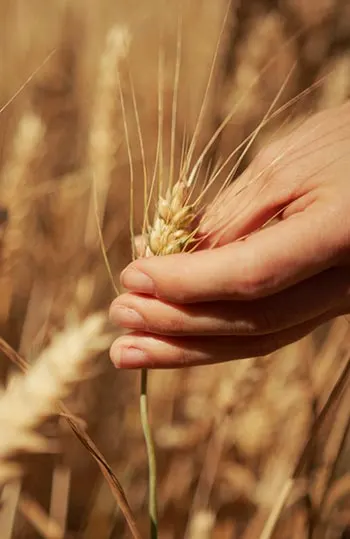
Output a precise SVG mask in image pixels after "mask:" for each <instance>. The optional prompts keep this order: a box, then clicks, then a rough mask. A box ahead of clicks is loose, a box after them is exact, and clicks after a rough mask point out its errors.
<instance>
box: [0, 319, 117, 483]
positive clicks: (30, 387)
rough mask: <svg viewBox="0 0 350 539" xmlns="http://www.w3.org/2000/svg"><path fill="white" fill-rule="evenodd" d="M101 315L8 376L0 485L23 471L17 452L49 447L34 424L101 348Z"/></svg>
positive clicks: (0, 409) (1, 417) (1, 418)
mask: <svg viewBox="0 0 350 539" xmlns="http://www.w3.org/2000/svg"><path fill="white" fill-rule="evenodd" d="M104 324H105V317H104V316H103V315H101V314H94V315H91V316H90V317H89V318H87V319H86V320H85V321H84V322H83V323H82V324H81V325H78V326H71V327H69V328H67V329H65V330H64V331H62V332H61V333H60V334H58V335H57V336H56V337H55V338H54V339H53V341H52V343H51V344H50V345H49V346H48V347H47V348H46V349H45V350H44V351H43V352H42V354H41V355H40V356H39V358H38V359H37V361H36V363H35V365H34V366H33V367H32V368H31V369H30V370H29V371H28V372H27V373H26V374H25V375H24V376H20V377H19V376H18V377H16V378H15V379H13V381H12V383H11V384H10V386H9V387H8V388H7V389H6V391H5V392H4V393H3V395H2V396H1V398H0V429H1V432H2V436H1V439H0V483H5V482H7V481H9V480H12V479H15V478H16V477H18V476H20V475H22V473H23V470H22V467H21V465H20V464H19V463H18V462H16V457H17V456H18V454H19V453H23V452H26V453H34V452H35V453H37V452H45V451H47V450H49V448H50V446H49V442H48V440H47V439H46V438H45V437H44V436H43V435H42V434H40V433H39V432H38V428H39V427H40V426H42V425H43V424H44V422H45V421H46V420H47V419H48V418H49V417H51V416H54V415H56V414H57V413H58V401H59V400H61V399H64V398H66V397H67V396H68V395H69V394H70V392H71V389H72V386H73V385H74V384H76V383H77V382H79V381H80V380H81V379H82V377H85V376H86V372H87V370H88V369H89V363H90V361H91V359H92V357H93V356H95V355H96V354H97V353H99V352H101V351H102V350H104V349H106V348H107V347H108V345H109V343H110V339H109V337H107V335H105V334H104V333H103V326H104Z"/></svg>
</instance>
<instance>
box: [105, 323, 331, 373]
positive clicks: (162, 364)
mask: <svg viewBox="0 0 350 539" xmlns="http://www.w3.org/2000/svg"><path fill="white" fill-rule="evenodd" d="M327 320H328V317H327V316H325V317H318V318H315V319H314V320H312V321H309V322H306V323H304V324H300V325H298V326H295V327H293V328H289V329H287V330H283V331H280V332H278V333H275V334H273V335H262V336H257V337H232V336H230V337H200V338H198V337H183V338H181V339H179V338H171V337H155V336H150V335H147V334H146V335H145V334H142V333H141V334H140V333H135V334H130V335H126V336H125V337H121V338H120V339H118V340H117V341H115V342H114V344H113V345H112V348H111V351H110V356H111V360H112V362H113V363H114V365H115V366H116V367H118V368H124V369H139V368H157V369H160V368H162V369H164V368H180V367H191V366H196V365H206V364H212V363H221V362H225V361H231V360H235V359H244V358H249V357H256V356H264V355H267V354H270V353H272V352H274V351H275V350H277V349H279V348H281V347H283V346H286V345H287V344H290V343H292V342H294V341H297V340H298V339H300V338H302V337H304V336H305V335H307V334H308V333H309V332H310V331H312V330H313V329H314V328H316V327H317V326H319V325H320V324H321V323H322V322H325V321H327Z"/></svg>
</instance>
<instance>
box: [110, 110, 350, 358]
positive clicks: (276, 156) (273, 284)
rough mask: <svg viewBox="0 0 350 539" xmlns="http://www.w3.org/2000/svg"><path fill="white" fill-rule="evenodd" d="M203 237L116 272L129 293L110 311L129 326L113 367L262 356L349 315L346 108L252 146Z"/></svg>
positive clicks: (349, 123)
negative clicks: (186, 250)
mask: <svg viewBox="0 0 350 539" xmlns="http://www.w3.org/2000/svg"><path fill="white" fill-rule="evenodd" d="M217 208H219V209H217ZM277 214H278V221H277V222H274V224H271V226H267V227H264V228H261V227H262V225H263V224H265V223H266V222H268V221H269V220H270V219H271V218H273V217H274V216H276V215H277ZM208 231H209V232H208ZM202 233H208V240H207V245H206V248H204V249H202V250H200V251H197V252H195V253H190V254H179V255H170V256H165V257H153V258H148V259H140V260H137V261H135V262H133V263H132V264H130V265H129V266H128V267H127V268H126V269H125V270H124V272H123V273H122V276H121V281H122V284H123V285H124V287H125V288H126V289H128V290H129V291H130V292H129V293H126V294H123V295H121V296H120V297H118V298H117V299H116V300H115V301H114V302H113V304H112V306H111V310H110V317H111V320H112V321H113V322H114V323H115V324H117V325H119V326H122V327H125V328H128V329H131V330H133V332H132V333H130V334H129V335H125V336H122V337H120V338H119V339H117V340H116V341H115V342H114V344H113V345H112V348H111V359H112V361H113V362H114V363H115V365H116V366H118V367H122V368H140V367H147V368H152V367H153V368H175V367H185V366H191V365H199V364H208V363H216V362H221V361H228V360H232V359H240V358H246V357H252V356H258V355H265V354H267V353H270V352H272V351H274V350H276V349H278V348H280V347H282V346H284V345H287V344H289V343H291V342H293V341H296V340H298V339H300V338H301V337H303V336H304V335H306V334H308V333H309V332H310V331H312V330H313V329H314V328H316V327H317V326H318V325H320V324H322V323H323V322H325V321H327V320H329V319H331V318H333V317H336V316H339V315H341V314H346V313H349V312H350V267H349V266H350V104H346V105H343V106H342V107H339V108H338V109H335V110H330V111H326V112H322V113H319V114H317V115H315V116H314V117H312V118H311V119H309V120H308V121H307V122H306V123H305V124H303V125H302V126H301V127H300V128H299V129H298V130H297V131H296V132H294V133H293V134H291V135H288V136H287V137H285V138H283V139H281V140H279V141H278V142H276V143H273V144H272V145H271V146H270V147H268V148H267V149H266V150H264V151H262V152H261V154H260V155H258V156H257V158H256V159H255V161H254V162H253V163H252V164H251V166H250V167H249V168H248V169H247V170H246V171H245V173H244V174H243V175H242V177H241V178H240V179H239V180H238V183H237V182H235V183H234V184H233V186H232V187H230V188H229V189H227V190H226V192H225V193H224V195H223V196H222V197H221V198H220V200H219V203H217V204H215V203H214V205H213V206H212V207H211V208H209V210H208V212H207V215H206V216H205V219H204V221H203V226H202ZM242 236H245V239H243V240H241V241H238V240H239V238H241V237H242ZM214 245H216V246H215V247H214V248H213V246H214Z"/></svg>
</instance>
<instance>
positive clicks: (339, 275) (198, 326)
mask: <svg viewBox="0 0 350 539" xmlns="http://www.w3.org/2000/svg"><path fill="white" fill-rule="evenodd" d="M349 290H350V276H349V272H348V270H347V269H340V268H339V269H338V268H334V269H331V270H328V271H326V272H323V273H321V274H320V275H317V276H315V277H312V278H310V279H308V280H306V281H303V282H302V283H299V284H297V285H295V286H293V287H291V288H288V289H287V290H284V291H282V292H279V293H277V294H273V295H272V296H269V297H266V298H261V299H257V300H254V301H243V302H242V301H216V302H212V303H207V302H204V303H196V304H190V305H176V304H170V303H167V302H164V301H162V300H158V299H156V298H154V297H150V296H142V295H137V294H123V295H121V296H119V298H117V299H116V300H115V301H114V302H113V304H112V306H111V310H110V318H111V320H112V322H114V323H115V324H116V325H117V326H122V327H124V328H127V329H131V330H137V331H143V332H149V333H155V334H159V335H182V336H185V335H186V336H194V335H217V336H219V335H263V334H268V333H275V332H277V331H281V330H283V329H287V328H290V327H293V326H295V325H299V324H301V323H303V322H307V321H309V320H312V319H314V318H316V317H318V316H321V315H325V314H326V313H329V314H330V316H331V315H332V314H333V316H336V315H338V314H339V313H340V312H348V310H349V303H350V301H349Z"/></svg>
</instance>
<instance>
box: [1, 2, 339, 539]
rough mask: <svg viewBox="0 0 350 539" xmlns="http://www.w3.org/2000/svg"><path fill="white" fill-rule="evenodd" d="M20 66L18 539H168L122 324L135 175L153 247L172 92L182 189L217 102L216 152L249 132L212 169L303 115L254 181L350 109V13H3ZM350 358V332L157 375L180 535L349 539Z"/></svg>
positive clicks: (136, 5)
mask: <svg viewBox="0 0 350 539" xmlns="http://www.w3.org/2000/svg"><path fill="white" fill-rule="evenodd" d="M224 20H225V21H226V22H225V24H223V21H224ZM179 28H180V30H179ZM179 36H180V37H179ZM160 51H161V54H160ZM216 53H217V54H216ZM215 54H216V56H217V57H216V60H215V62H214V61H213V58H214V56H215ZM0 57H1V59H0V177H1V181H0V221H1V223H0V232H1V236H0V238H1V239H0V241H1V251H0V256H1V264H0V326H1V339H0V350H1V352H0V376H1V383H2V389H1V394H0V483H1V485H0V486H1V489H2V490H1V508H0V537H1V539H34V538H37V537H38V538H39V537H44V538H50V539H63V538H67V539H73V538H75V539H116V538H122V537H125V538H126V537H142V538H146V537H148V516H147V481H148V479H147V458H146V451H145V446H144V441H143V437H142V431H141V427H140V418H139V409H138V391H139V387H138V386H139V373H134V372H133V373H128V372H117V371H116V370H115V369H113V368H112V366H111V365H110V362H109V359H108V353H107V349H108V345H109V342H110V338H109V334H110V331H111V328H110V327H108V324H106V322H105V320H104V313H107V310H108V306H109V303H110V301H111V300H112V299H113V298H114V296H115V294H116V292H115V290H114V287H113V285H112V280H114V281H115V282H116V283H117V285H118V275H119V272H120V270H121V269H122V268H123V267H124V266H125V265H126V263H127V262H128V261H129V260H130V259H131V242H130V232H129V221H130V203H129V187H130V158H131V161H132V163H133V168H132V170H133V176H134V216H135V217H134V221H135V223H134V225H135V229H136V230H140V226H141V223H142V219H143V206H144V201H143V186H142V178H143V173H144V169H145V168H146V169H147V170H148V171H151V170H152V168H153V167H154V162H155V156H156V152H157V140H158V132H159V128H158V127H159V125H158V124H159V95H160V93H161V95H162V100H161V103H162V111H163V122H162V128H161V129H162V145H163V152H164V156H165V157H164V161H165V162H169V161H171V160H173V167H174V170H175V171H176V170H178V167H179V162H180V160H181V154H182V151H183V147H184V140H186V139H190V138H191V137H192V136H193V134H194V133H195V132H196V122H197V118H198V115H199V114H200V110H201V107H202V103H203V96H204V95H205V94H206V96H207V97H206V106H205V110H204V113H203V118H202V121H201V125H200V132H199V133H198V136H197V139H196V148H195V153H197V154H198V153H200V151H201V149H203V147H205V145H206V144H207V142H208V140H210V137H211V136H212V134H213V132H214V131H215V130H216V128H217V126H219V125H220V124H221V123H222V122H223V121H225V118H228V120H227V122H226V125H225V129H223V130H222V132H221V133H220V136H219V137H217V139H216V141H215V144H213V145H212V146H211V148H210V155H208V163H212V162H215V160H216V159H218V158H220V159H221V160H222V161H224V160H225V158H226V157H227V156H228V155H229V154H230V153H231V152H232V150H233V148H234V147H236V146H238V145H239V144H240V143H241V142H242V140H244V138H245V137H247V136H248V135H249V133H251V132H252V130H254V129H255V128H256V127H257V125H258V124H259V122H261V120H262V119H263V118H264V115H265V114H266V113H267V111H268V109H269V107H270V105H271V103H272V102H273V101H274V99H276V96H278V99H277V100H276V105H277V107H275V109H274V110H276V108H278V107H282V105H283V104H285V103H287V102H289V101H291V102H292V104H291V106H288V107H286V108H285V109H284V110H281V112H280V113H279V114H276V115H275V116H274V118H273V119H272V120H271V121H270V122H269V123H268V124H266V126H265V127H264V129H262V131H261V133H260V134H259V136H257V137H256V138H255V139H254V142H253V143H252V144H251V145H250V147H249V151H247V152H246V153H245V155H244V159H241V160H240V161H239V162H237V172H239V171H240V170H242V168H243V167H244V166H246V165H247V163H249V161H250V160H251V158H252V156H253V155H254V154H255V153H256V152H257V151H258V150H259V148H261V146H262V145H263V144H264V143H265V142H266V140H268V139H269V138H271V137H273V136H274V134H275V133H276V132H278V133H281V132H283V131H284V130H286V129H292V128H293V125H295V124H296V123H298V122H299V121H300V120H301V119H302V118H304V117H306V116H308V115H309V114H310V113H312V112H313V111H317V110H321V109H324V108H326V107H330V106H333V105H337V104H340V103H342V102H343V101H345V100H346V99H348V98H350V4H349V2H348V1H347V0H320V1H319V2H307V1H302V0H280V1H277V0H275V1H274V0H251V1H249V2H243V1H242V2H239V1H238V0H232V1H231V2H230V4H229V5H228V3H227V0H216V1H215V2H210V1H209V0H206V1H204V0H191V1H190V0H168V1H167V2H164V1H163V0H147V1H144V2H137V1H135V0H122V1H120V2H112V1H111V0H100V1H99V2H94V1H93V0H85V1H84V2H83V1H82V0H77V1H76V2H69V0H64V1H62V0H60V1H58V0H51V1H50V2H45V1H44V0H0ZM160 57H161V58H162V70H161V73H160V71H159V58H160ZM179 59H180V60H179ZM178 63H179V64H180V66H181V69H179V73H178V84H177V88H178V92H177V94H178V95H177V110H176V126H177V133H178V134H179V136H178V137H177V140H176V142H175V143H174V144H172V141H171V136H170V134H171V122H172V111H173V103H174V95H175V92H174V80H176V72H177V71H176V66H177V65H178ZM208 81H209V82H210V84H208ZM316 81H321V82H319V83H317V84H316ZM310 87H311V90H310V91H306V92H304V93H303V94H302V95H301V96H300V97H298V98H296V96H299V95H300V93H301V92H303V91H304V90H307V89H308V88H310ZM281 89H282V91H280V90H281ZM294 98H295V99H294ZM233 109H234V111H235V114H232V113H231V111H233ZM135 111H136V114H135ZM140 134H141V137H140ZM180 135H181V136H180ZM140 138H141V139H142V141H143V144H142V145H141V144H140ZM171 156H172V157H171ZM143 158H144V159H143ZM143 162H144V164H143ZM238 165H239V166H238ZM208 166H209V165H208ZM199 186H200V181H199ZM208 196H211V194H209V195H208ZM101 231H102V239H103V242H101V237H100V236H101V234H100V232H101ZM102 244H103V246H104V249H105V252H104V249H103V248H102ZM106 257H107V259H108V261H109V269H110V271H108V269H107V265H106ZM111 277H112V278H113V279H111ZM349 353H350V329H349V325H348V321H347V320H345V319H338V320H336V321H335V322H334V323H333V324H332V325H330V326H329V327H326V328H321V329H320V330H318V331H317V332H316V333H315V334H314V335H312V336H310V337H308V338H306V339H304V340H302V341H300V342H299V343H296V344H295V345H292V346H290V347H288V348H286V349H284V350H282V351H280V352H278V353H275V354H273V355H272V356H271V357H267V358H263V359H262V358H258V359H254V358H252V359H251V360H245V361H242V362H235V363H229V364H225V365H223V364H219V365H217V366H212V367H205V368H195V369H187V370H184V371H176V372H175V371H166V372H162V371H158V372H152V373H151V375H150V382H149V399H150V402H149V406H150V415H151V422H152V429H153V432H154V438H155V444H156V454H157V462H158V498H159V520H160V522H159V537H160V538H161V539H180V538H181V539H182V538H186V539H209V538H212V539H238V538H243V539H258V538H261V539H270V538H278V539H280V538H281V539H289V538H290V539H304V538H305V539H311V538H312V539H340V538H343V539H345V538H346V537H349V533H350V532H349V530H350V464H349V462H350V430H349V417H350V409H349V408H350V407H349V402H350V393H349V392H350V385H349V371H350V367H349ZM28 369H29V371H28V372H27V373H26V374H24V371H27V370H28ZM94 444H96V445H94ZM102 455H103V456H102ZM116 478H118V480H119V481H120V483H121V485H122V487H123V489H124V491H125V494H126V497H127V500H128V503H129V506H130V508H131V509H129V508H128V505H127V503H126V501H125V498H124V496H123V494H121V491H120V488H119V486H118V484H117V482H116ZM132 515H133V516H132ZM125 516H126V518H125ZM137 530H138V531H137ZM346 530H347V531H346Z"/></svg>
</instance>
